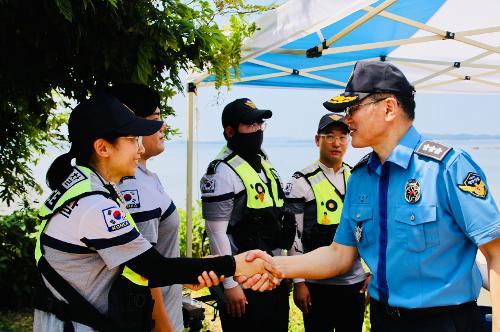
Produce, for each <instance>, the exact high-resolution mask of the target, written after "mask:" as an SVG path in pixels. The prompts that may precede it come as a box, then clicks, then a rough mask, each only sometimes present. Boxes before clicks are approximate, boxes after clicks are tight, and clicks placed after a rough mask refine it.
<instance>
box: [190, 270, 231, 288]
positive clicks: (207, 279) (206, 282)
mask: <svg viewBox="0 0 500 332" xmlns="http://www.w3.org/2000/svg"><path fill="white" fill-rule="evenodd" d="M221 281H224V276H220V278H219V277H217V275H216V274H215V272H214V271H210V272H209V273H207V271H204V272H203V273H202V274H201V276H198V282H199V283H198V284H184V285H183V286H184V287H187V288H189V289H191V290H194V291H198V290H200V289H202V288H205V287H212V286H217V285H218V284H219V282H221Z"/></svg>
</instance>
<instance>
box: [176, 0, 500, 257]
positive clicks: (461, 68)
mask: <svg viewBox="0 0 500 332" xmlns="http://www.w3.org/2000/svg"><path fill="white" fill-rule="evenodd" d="M498 13H500V1H497V0H475V1H468V0H447V1H446V0H386V1H383V0H380V1H373V0H291V1H289V2H287V3H285V4H283V5H281V6H280V7H279V8H278V9H276V10H274V11H272V12H270V13H268V14H267V15H264V16H263V17H261V18H260V19H259V20H258V21H257V22H256V24H257V27H258V29H259V30H258V31H257V32H256V33H255V35H254V36H253V37H252V38H251V39H249V40H247V41H246V42H245V43H244V46H243V48H242V60H241V64H240V69H239V72H240V79H239V80H236V79H235V80H234V84H235V85H243V86H245V85H249V86H270V87H271V86H272V87H282V88H315V89H318V88H319V89H339V90H340V89H343V88H344V87H345V85H346V83H347V81H348V78H349V75H350V73H351V71H352V67H353V66H354V64H355V62H356V61H358V60H374V61H390V62H392V63H395V64H396V65H397V66H398V67H399V68H400V69H401V70H402V71H403V72H404V73H405V75H406V76H407V77H408V79H409V80H410V81H411V82H412V83H413V84H414V85H415V87H416V90H417V93H419V92H421V91H428V92H437V93H455V94H462V93H467V94H500V18H499V16H498V15H499V14H498ZM188 80H189V86H188V149H187V151H188V152H187V153H188V155H187V160H188V162H187V195H186V196H187V197H186V204H187V206H186V210H187V230H188V234H187V237H188V239H187V240H188V242H187V248H188V253H187V254H188V256H190V255H191V233H190V232H191V226H192V225H191V218H192V215H191V211H192V184H193V183H192V173H193V162H192V156H193V119H194V112H195V109H196V97H195V92H196V90H197V89H198V88H199V87H204V86H211V85H213V84H214V80H213V77H211V76H209V75H207V74H206V73H198V74H193V75H191V76H190V77H189V78H188Z"/></svg>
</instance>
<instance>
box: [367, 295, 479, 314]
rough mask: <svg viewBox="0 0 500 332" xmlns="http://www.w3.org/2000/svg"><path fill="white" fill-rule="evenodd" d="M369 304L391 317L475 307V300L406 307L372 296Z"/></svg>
mask: <svg viewBox="0 0 500 332" xmlns="http://www.w3.org/2000/svg"><path fill="white" fill-rule="evenodd" d="M370 305H371V306H372V308H374V309H375V308H377V309H379V310H380V311H382V313H385V314H386V315H387V316H389V317H393V318H403V317H422V316H432V315H436V314H443V313H449V312H452V311H455V310H460V309H466V308H474V307H477V303H476V301H470V302H465V303H462V304H456V305H446V306H439V307H428V308H414V309H408V308H400V307H391V306H389V305H385V304H383V303H381V302H379V301H377V300H375V299H373V298H371V299H370Z"/></svg>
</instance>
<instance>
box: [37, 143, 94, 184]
mask: <svg viewBox="0 0 500 332" xmlns="http://www.w3.org/2000/svg"><path fill="white" fill-rule="evenodd" d="M93 152H94V148H93V146H92V144H91V143H89V142H86V143H77V142H73V143H72V144H71V149H70V150H69V152H67V153H64V154H62V155H60V156H59V157H57V158H56V159H55V160H54V161H53V162H52V164H51V165H50V167H49V169H48V171H47V175H46V176H45V182H46V183H47V186H48V187H49V188H50V189H51V190H54V189H55V188H56V187H57V186H58V185H60V184H61V183H62V182H63V181H64V180H66V178H67V177H68V176H69V175H70V174H71V171H72V170H73V167H74V166H75V165H81V166H88V165H89V162H90V159H91V158H92V154H93ZM73 159H75V160H74V161H73ZM72 163H73V164H72Z"/></svg>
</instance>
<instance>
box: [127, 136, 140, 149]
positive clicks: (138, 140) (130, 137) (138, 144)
mask: <svg viewBox="0 0 500 332" xmlns="http://www.w3.org/2000/svg"><path fill="white" fill-rule="evenodd" d="M122 137H123V138H128V139H133V140H135V141H136V143H137V148H138V149H140V148H141V147H142V146H143V145H142V136H122Z"/></svg>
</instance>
